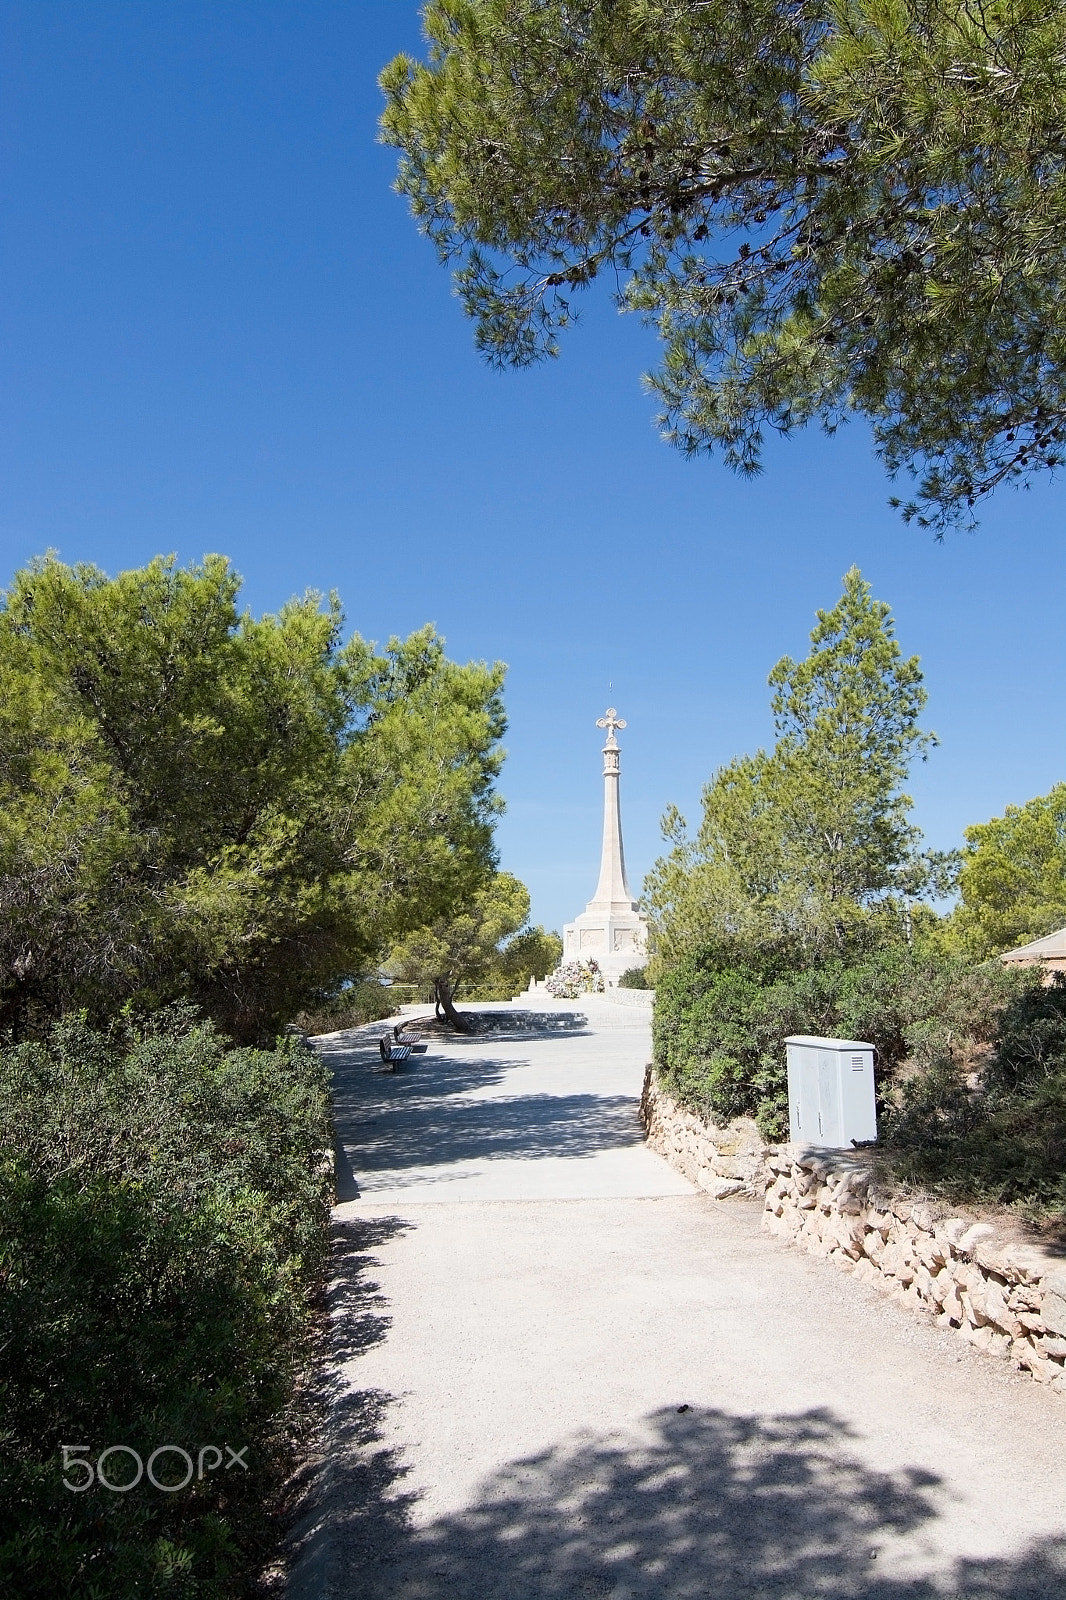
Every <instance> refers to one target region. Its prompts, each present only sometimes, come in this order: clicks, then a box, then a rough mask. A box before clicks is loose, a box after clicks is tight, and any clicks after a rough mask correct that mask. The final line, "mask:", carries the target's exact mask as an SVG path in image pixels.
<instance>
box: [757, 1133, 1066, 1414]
mask: <svg viewBox="0 0 1066 1600" xmlns="http://www.w3.org/2000/svg"><path fill="white" fill-rule="evenodd" d="M767 1168H768V1175H769V1187H768V1189H767V1192H766V1209H765V1212H764V1214H763V1227H764V1228H765V1229H766V1230H767V1231H768V1232H769V1233H773V1234H777V1235H778V1236H779V1237H781V1238H784V1239H787V1240H789V1241H791V1242H793V1243H795V1244H797V1245H799V1246H800V1247H801V1248H802V1249H804V1250H808V1251H810V1252H811V1253H812V1254H813V1255H819V1256H825V1257H827V1258H828V1259H829V1260H831V1261H835V1262H836V1264H837V1266H838V1267H841V1268H842V1269H843V1270H844V1271H845V1272H851V1273H854V1275H855V1277H856V1278H858V1279H859V1280H860V1282H862V1283H869V1284H872V1285H873V1286H874V1287H875V1288H877V1289H880V1290H881V1291H882V1292H883V1293H886V1294H889V1295H891V1296H892V1297H893V1298H894V1299H897V1300H899V1301H900V1303H901V1304H903V1305H907V1306H910V1307H912V1308H913V1309H914V1310H916V1311H924V1312H927V1313H929V1314H931V1315H932V1316H934V1317H935V1318H936V1320H937V1323H938V1325H939V1326H940V1327H943V1328H953V1329H955V1330H956V1331H957V1332H958V1333H959V1334H960V1336H961V1337H962V1338H964V1339H966V1340H968V1341H969V1343H970V1344H972V1345H976V1346H977V1348H978V1349H979V1350H984V1351H986V1352H987V1353H988V1354H989V1355H995V1356H999V1357H1001V1358H1003V1359H1005V1360H1010V1361H1013V1362H1014V1364H1015V1365H1016V1366H1018V1367H1021V1368H1024V1369H1026V1370H1027V1371H1029V1372H1031V1373H1032V1375H1033V1377H1034V1378H1036V1379H1038V1380H1039V1381H1040V1382H1041V1383H1047V1384H1050V1386H1051V1387H1052V1388H1053V1389H1055V1390H1056V1391H1057V1392H1058V1393H1060V1394H1062V1395H1066V1368H1064V1363H1066V1266H1064V1265H1063V1263H1062V1261H1061V1260H1056V1258H1054V1257H1052V1256H1049V1255H1047V1254H1045V1253H1044V1252H1042V1251H1041V1250H1039V1249H1037V1248H1035V1247H1033V1246H1030V1245H1019V1244H1017V1243H1016V1242H1013V1241H1009V1240H1003V1239H1000V1238H999V1237H998V1236H997V1231H996V1229H995V1228H994V1227H993V1226H992V1225H991V1224H989V1223H986V1222H974V1221H972V1219H969V1218H967V1217H960V1216H950V1215H947V1214H946V1213H941V1212H939V1211H938V1209H937V1208H935V1207H932V1206H930V1205H928V1204H926V1203H915V1202H914V1201H912V1200H907V1199H905V1198H901V1197H894V1196H892V1195H890V1194H887V1193H884V1192H883V1191H880V1190H879V1189H878V1186H877V1181H876V1179H875V1177H874V1175H873V1173H872V1172H871V1170H870V1164H869V1163H868V1162H865V1161H864V1160H863V1159H862V1158H861V1157H852V1156H849V1155H848V1154H846V1153H845V1152H837V1151H824V1150H823V1151H819V1150H803V1149H798V1148H796V1147H789V1146H783V1147H781V1148H779V1149H775V1150H771V1151H770V1152H768V1155H767Z"/></svg>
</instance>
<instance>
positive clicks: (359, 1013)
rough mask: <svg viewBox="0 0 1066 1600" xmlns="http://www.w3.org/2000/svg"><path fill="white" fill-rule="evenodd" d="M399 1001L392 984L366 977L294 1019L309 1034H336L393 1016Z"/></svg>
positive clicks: (405, 996) (299, 1013)
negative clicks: (342, 1030) (342, 1029)
mask: <svg viewBox="0 0 1066 1600" xmlns="http://www.w3.org/2000/svg"><path fill="white" fill-rule="evenodd" d="M407 998H408V996H407V994H406V992H405V993H404V994H403V995H402V996H400V999H402V1000H406V999H407ZM397 1004H398V1000H397V996H396V994H395V992H394V991H393V989H392V988H391V986H390V985H388V984H384V983H378V981H377V980H376V979H374V978H362V979H360V980H359V982H358V983H349V984H346V985H345V986H344V988H343V989H340V990H338V992H337V993H336V994H335V995H331V996H330V997H329V998H328V999H326V1000H322V1001H320V1002H319V1004H318V1005H316V1006H314V1007H313V1008H312V1009H310V1010H307V1011H299V1012H297V1014H296V1017H295V1019H294V1021H295V1025H296V1027H297V1028H299V1029H300V1030H301V1032H303V1033H306V1034H310V1035H315V1034H319V1033H336V1032H337V1031H338V1030H339V1029H341V1028H361V1027H362V1026H363V1024H364V1023H366V1022H377V1021H378V1020H379V1019H380V1018H381V1017H391V1016H392V1014H393V1012H394V1011H395V1009H396V1006H397Z"/></svg>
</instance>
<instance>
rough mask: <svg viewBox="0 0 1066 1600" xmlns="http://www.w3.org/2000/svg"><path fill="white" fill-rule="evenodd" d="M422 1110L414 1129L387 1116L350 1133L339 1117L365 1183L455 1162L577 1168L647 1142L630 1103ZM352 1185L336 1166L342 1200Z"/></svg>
mask: <svg viewBox="0 0 1066 1600" xmlns="http://www.w3.org/2000/svg"><path fill="white" fill-rule="evenodd" d="M418 1110H419V1115H418V1117H417V1119H413V1118H412V1119H411V1120H410V1121H408V1120H407V1119H405V1118H403V1117H401V1116H397V1115H395V1114H391V1115H390V1114H388V1113H382V1114H380V1115H379V1116H378V1117H377V1118H375V1117H370V1118H364V1117H360V1118H359V1120H358V1122H357V1123H355V1124H353V1125H351V1126H350V1128H348V1127H346V1126H345V1122H344V1119H343V1118H342V1117H340V1116H338V1119H337V1126H338V1130H339V1132H340V1133H341V1136H342V1138H344V1139H347V1140H348V1141H349V1142H350V1143H351V1144H352V1145H353V1146H354V1145H357V1146H358V1151H359V1170H360V1172H361V1173H362V1174H363V1176H364V1177H369V1176H370V1175H371V1174H372V1173H378V1172H390V1173H396V1174H397V1181H400V1180H399V1174H400V1173H402V1172H403V1170H404V1169H405V1168H417V1169H418V1170H419V1172H421V1173H423V1174H424V1172H425V1169H426V1168H432V1167H437V1166H447V1165H449V1164H450V1163H452V1162H458V1161H492V1160H502V1159H505V1158H507V1159H510V1160H522V1161H540V1160H543V1159H544V1158H545V1157H546V1156H555V1157H563V1158H566V1159H568V1160H578V1159H580V1158H581V1157H583V1156H593V1155H595V1154H596V1153H597V1152H598V1151H601V1150H617V1149H619V1148H621V1147H623V1146H626V1145H638V1144H640V1143H641V1142H642V1139H643V1134H642V1132H641V1127H640V1122H639V1119H638V1116H637V1111H636V1107H635V1106H634V1104H633V1100H632V1098H631V1097H630V1096H629V1095H593V1094H573V1095H514V1096H508V1097H506V1098H504V1097H501V1098H499V1099H495V1100H471V1101H469V1102H467V1103H466V1104H462V1103H461V1104H459V1105H456V1104H454V1103H452V1104H449V1105H447V1106H445V1105H441V1106H440V1107H439V1108H435V1107H433V1106H432V1105H428V1104H425V1103H422V1104H420V1105H419V1108H418ZM349 1170H350V1169H349ZM352 1181H354V1176H353V1179H352ZM347 1185H348V1180H347V1179H346V1178H345V1177H344V1174H343V1170H342V1167H341V1165H340V1164H338V1183H337V1198H338V1199H339V1200H340V1199H342V1198H351V1199H354V1198H355V1194H356V1192H357V1191H350V1190H349V1189H348V1187H347ZM342 1189H343V1190H344V1192H343V1193H342Z"/></svg>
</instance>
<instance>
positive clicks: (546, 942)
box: [492, 924, 563, 994]
mask: <svg viewBox="0 0 1066 1600" xmlns="http://www.w3.org/2000/svg"><path fill="white" fill-rule="evenodd" d="M562 955H563V941H562V940H561V939H560V937H559V935H558V934H557V933H548V932H546V930H545V929H544V928H542V927H541V926H540V925H539V924H538V925H537V926H536V927H535V928H522V929H520V930H519V932H518V933H515V934H512V936H511V938H510V939H507V940H506V941H505V942H504V944H503V945H502V946H501V948H500V949H499V951H498V952H497V954H496V955H495V956H494V957H493V960H492V970H493V972H498V973H499V975H500V979H501V981H502V982H503V983H505V984H507V985H510V986H511V987H510V989H509V993H510V994H517V992H518V989H524V988H525V987H526V985H527V984H528V983H529V980H530V978H536V979H538V980H539V979H541V978H545V977H547V975H548V973H549V972H553V971H554V970H555V968H556V967H557V966H558V965H559V962H560V961H561V960H562ZM515 985H517V988H515V987H514V986H515Z"/></svg>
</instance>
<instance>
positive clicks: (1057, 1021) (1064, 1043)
mask: <svg viewBox="0 0 1066 1600" xmlns="http://www.w3.org/2000/svg"><path fill="white" fill-rule="evenodd" d="M1039 976H1040V975H1039V973H1038V974H1036V975H1035V976H1031V977H1030V981H1029V982H1028V984H1027V985H1026V987H1024V988H1023V989H1022V990H1021V992H1020V993H1018V994H1016V995H1015V996H1014V997H1013V998H1012V999H1011V1000H1010V1001H1009V1003H1008V1004H1007V1005H1006V1007H1005V1008H1004V1010H1003V1012H1002V1015H1001V1017H1000V1019H999V1025H998V1028H997V1031H996V1037H995V1040H994V1043H993V1046H992V1049H991V1051H990V1053H989V1056H988V1059H987V1062H986V1064H985V1065H984V1068H983V1070H981V1071H980V1072H978V1073H972V1072H968V1071H967V1070H966V1069H967V1067H968V1066H970V1065H972V1063H969V1062H967V1061H966V1060H965V1059H963V1058H961V1057H960V1054H959V1052H958V1051H957V1050H953V1049H952V1048H951V1045H950V1044H949V1045H948V1046H947V1047H946V1048H944V1049H943V1050H942V1051H941V1052H940V1054H939V1055H938V1057H937V1058H936V1059H935V1060H934V1061H933V1062H932V1063H931V1064H930V1066H929V1068H928V1070H926V1071H925V1072H921V1073H916V1074H914V1075H913V1076H911V1077H908V1078H906V1079H905V1080H904V1081H903V1082H902V1083H901V1084H900V1086H899V1089H898V1092H897V1094H896V1095H895V1097H894V1100H893V1103H892V1104H890V1105H889V1107H888V1113H887V1117H886V1123H885V1136H886V1142H887V1145H888V1157H889V1160H890V1161H891V1164H892V1166H893V1169H894V1170H895V1172H896V1173H897V1175H898V1176H899V1177H901V1178H903V1179H905V1180H907V1181H910V1182H914V1183H919V1184H921V1185H922V1186H923V1187H926V1188H932V1189H935V1190H938V1191H940V1192H941V1193H943V1194H944V1195H945V1196H947V1197H949V1198H950V1199H952V1200H967V1199H971V1200H984V1201H989V1202H997V1203H999V1204H1008V1205H1022V1206H1024V1207H1025V1208H1026V1209H1028V1210H1030V1211H1035V1212H1040V1213H1044V1214H1047V1213H1049V1212H1055V1213H1059V1214H1061V1213H1063V1212H1066V980H1063V979H1062V978H1061V977H1059V978H1058V979H1057V981H1056V982H1055V983H1053V984H1052V985H1049V986H1047V987H1044V986H1043V985H1042V984H1041V983H1040V981H1039Z"/></svg>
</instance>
